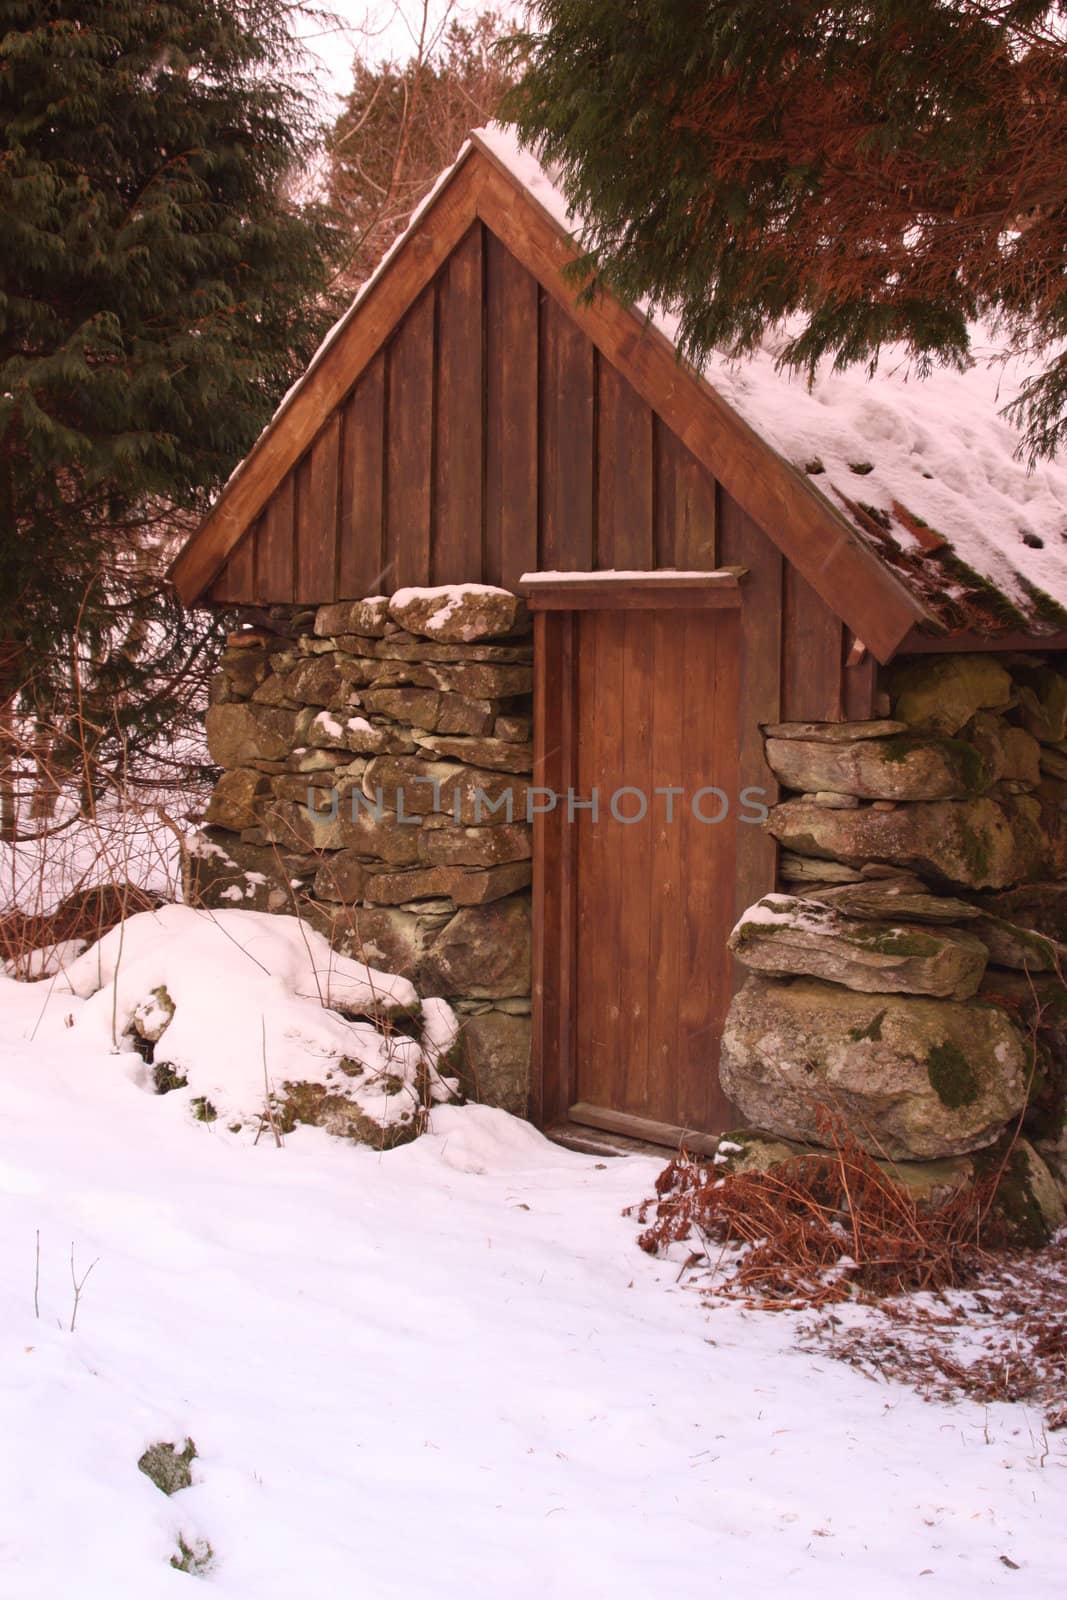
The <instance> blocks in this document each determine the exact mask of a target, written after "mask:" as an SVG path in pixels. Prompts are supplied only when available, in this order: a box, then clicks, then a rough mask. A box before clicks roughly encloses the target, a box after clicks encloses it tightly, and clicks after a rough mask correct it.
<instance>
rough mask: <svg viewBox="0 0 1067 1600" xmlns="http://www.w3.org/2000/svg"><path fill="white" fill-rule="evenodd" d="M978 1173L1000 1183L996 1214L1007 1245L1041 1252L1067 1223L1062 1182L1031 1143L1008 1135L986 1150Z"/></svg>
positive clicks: (978, 1161)
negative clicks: (1060, 1184) (1060, 1182)
mask: <svg viewBox="0 0 1067 1600" xmlns="http://www.w3.org/2000/svg"><path fill="white" fill-rule="evenodd" d="M975 1172H976V1177H977V1178H978V1180H979V1181H981V1180H983V1179H989V1178H996V1180H997V1189H996V1198H995V1200H994V1202H993V1211H994V1215H995V1217H996V1219H997V1222H998V1223H999V1228H1000V1232H1001V1235H1002V1237H1003V1238H1004V1242H1005V1243H1007V1244H1009V1245H1014V1246H1016V1247H1018V1248H1020V1249H1023V1250H1039V1249H1040V1248H1041V1247H1042V1245H1046V1244H1048V1242H1049V1240H1050V1239H1051V1238H1052V1236H1053V1234H1055V1233H1057V1232H1058V1231H1059V1229H1060V1228H1062V1227H1063V1225H1064V1222H1065V1221H1067V1214H1065V1212H1064V1201H1063V1195H1062V1193H1061V1192H1060V1186H1059V1183H1058V1182H1057V1180H1056V1177H1055V1175H1054V1174H1053V1173H1052V1172H1051V1171H1050V1170H1049V1167H1048V1165H1047V1163H1046V1162H1045V1161H1044V1160H1043V1158H1042V1157H1041V1155H1039V1153H1038V1152H1037V1150H1035V1148H1034V1146H1033V1145H1032V1144H1031V1143H1030V1142H1029V1140H1027V1139H1016V1138H1013V1137H1012V1136H1010V1135H1009V1136H1008V1137H1006V1138H1005V1139H1004V1140H1002V1141H1001V1142H1000V1143H999V1144H997V1145H994V1146H993V1148H991V1149H989V1150H983V1151H982V1152H981V1153H980V1154H979V1155H978V1156H977V1157H976V1158H975Z"/></svg>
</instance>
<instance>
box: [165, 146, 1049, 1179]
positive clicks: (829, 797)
mask: <svg viewBox="0 0 1067 1600" xmlns="http://www.w3.org/2000/svg"><path fill="white" fill-rule="evenodd" d="M575 253H576V246H575V243H574V239H573V237H572V221H571V219H569V218H568V216H567V213H566V208H565V206H564V204H563V202H562V200H561V198H560V196H559V195H558V193H557V192H556V191H555V190H554V189H553V187H552V184H551V182H550V180H549V178H548V177H547V176H546V174H545V173H544V172H542V171H541V169H540V168H539V167H538V166H537V164H536V162H534V161H533V160H532V158H531V157H530V156H529V155H526V154H524V153H523V152H521V151H519V150H518V149H517V147H516V146H515V144H514V143H513V142H512V140H511V138H510V136H509V135H508V134H506V133H504V132H502V131H501V130H499V129H495V128H491V129H488V130H483V131H482V132H480V133H478V134H475V135H473V136H472V137H471V140H470V141H469V142H468V144H466V145H465V146H464V148H463V150H462V151H461V152H460V155H459V157H458V159H457V161H456V163H455V164H454V166H453V167H452V168H451V169H450V170H449V171H448V172H447V173H446V174H444V175H443V177H442V179H441V181H440V182H439V183H438V184H437V186H436V187H435V189H434V190H433V192H432V194H431V195H430V196H429V198H428V199H427V200H426V201H425V202H424V204H423V205H422V206H421V207H420V209H419V211H418V212H417V213H416V215H415V216H414V218H413V219H412V222H411V224H410V226H409V227H408V229H407V231H406V232H405V233H404V234H403V235H402V237H401V238H400V239H399V240H398V241H397V243H396V244H395V245H394V247H393V248H392V249H391V250H390V252H389V254H388V256H387V257H386V259H385V260H384V261H383V263H382V264H381V267H380V268H379V270H378V271H377V272H376V273H375V275H374V276H373V277H372V279H371V280H370V281H369V282H368V284H367V285H366V286H365V287H364V289H363V290H362V291H361V292H360V294H359V295H358V296H357V298H356V300H355V302H354V304H353V306H352V307H351V309H350V311H349V312H348V313H347V314H346V315H345V317H344V318H342V320H341V322H340V323H339V324H338V325H337V327H336V328H335V329H334V331H333V333H332V334H331V335H330V337H329V338H328V339H327V341H326V342H325V343H324V345H323V347H322V349H321V350H320V351H319V353H318V355H317V356H316V357H315V359H314V361H313V362H312V363H311V366H310V367H309V369H308V372H307V373H306V375H305V377H304V378H303V379H302V381H301V382H300V383H299V384H298V385H297V386H296V388H295V389H294V390H293V391H292V392H291V393H290V394H289V395H288V396H287V397H286V399H285V401H284V402H283V404H282V406H281V407H280V409H279V411H278V413H277V415H276V417H275V419H274V421H273V422H272V424H271V425H270V427H269V428H268V429H267V430H266V431H265V433H264V434H263V436H262V437H261V438H260V439H259V440H258V441H257V443H256V445H255V447H254V448H253V449H252V451H251V452H250V454H249V455H248V457H247V458H246V460H245V461H244V462H243V463H242V465H241V466H240V467H239V469H238V470H237V472H236V473H235V474H234V476H233V477H232V479H231V480H230V482H229V483H228V484H227V486H226V488H225V490H224V491H223V493H222V494H221V496H220V498H219V500H218V502H217V504H216V505H215V507H214V508H213V510H212V511H211V513H210V514H209V516H208V517H207V518H206V520H205V522H204V523H203V525H202V526H201V528H200V529H199V531H198V532H197V533H196V534H195V535H194V537H193V538H192V539H191V540H190V541H189V543H188V544H187V545H186V547H185V548H184V549H183V550H182V552H181V553H180V555H179V556H178V558H177V560H176V562H175V564H174V567H173V574H172V575H173V580H174V582H175V584H176V586H177V588H178V591H179V593H180V594H181V596H182V598H183V599H184V600H185V602H186V603H187V604H189V605H210V606H215V607H219V608H222V609H223V610H224V611H225V612H226V613H227V615H228V616H229V617H230V618H231V619H232V628H233V631H232V633H231V635H230V641H229V648H228V649H227V651H226V654H225V657H224V660H223V664H222V672H221V675H220V677H219V678H218V680H217V683H216V687H215V693H214V698H213V704H212V706H211V709H210V711H209V713H208V740H209V745H210V749H211V754H212V757H213V759H214V761H215V762H216V763H217V764H218V766H219V767H220V768H221V769H222V775H221V777H220V780H219V783H218V787H217V789H216V791H215V794H214V798H213V799H212V802H211V806H210V809H209V812H208V815H207V818H206V826H205V827H204V829H203V830H202V832H201V835H200V838H199V841H198V843H197V846H196V849H197V878H198V882H199V892H200V893H201V895H202V896H203V897H204V898H205V899H206V900H208V901H209V902H214V903H222V904H235V905H236V904H240V905H247V906H253V907H256V908H260V909H262V908H267V909H271V910H277V911H299V913H300V914H301V915H303V916H306V917H307V918H309V919H310V920H311V921H312V922H313V923H314V925H315V926H316V927H318V928H320V929H322V930H323V931H325V932H327V933H328V934H329V935H330V936H331V938H332V939H333V940H334V941H335V943H337V944H338V945H340V946H343V947H344V948H346V949H347V950H349V951H350V952H351V953H353V954H357V955H360V956H362V957H363V959H366V960H367V961H369V962H370V963H371V964H372V965H376V966H380V967H383V968H387V969H390V970H393V971H398V972H401V973H404V974H406V975H408V976H410V977H412V978H413V979H414V981H415V982H416V984H417V985H418V986H419V988H420V992H422V993H423V994H440V995H444V996H445V997H447V998H448V999H449V1000H450V1001H451V1002H452V1004H453V1005H454V1006H455V1008H456V1009H457V1011H458V1012H459V1013H460V1015H461V1018H462V1020H463V1025H464V1040H465V1044H466V1049H467V1056H466V1067H465V1073H466V1087H467V1090H468V1092H470V1093H474V1094H478V1095H480V1096H481V1097H482V1098H483V1099H486V1100H489V1101H491V1102H493V1103H496V1104H499V1105H504V1106H506V1107H508V1108H509V1109H512V1110H518V1111H523V1112H526V1113H528V1114H529V1115H530V1116H532V1117H533V1118H535V1119H536V1120H537V1121H538V1122H539V1123H540V1124H541V1125H542V1126H545V1127H546V1128H551V1129H555V1130H559V1131H560V1132H561V1133H563V1134H564V1135H565V1136H569V1137H575V1136H580V1137H585V1138H590V1139H593V1138H605V1137H607V1138H615V1139H622V1138H626V1137H638V1138H641V1139H644V1140H651V1141H653V1142H656V1143H660V1144H663V1145H675V1144H677V1142H678V1140H679V1139H680V1138H682V1137H683V1136H684V1137H685V1138H687V1139H688V1140H689V1142H690V1144H691V1145H694V1146H697V1147H700V1146H701V1145H707V1144H708V1143H709V1142H710V1143H713V1142H714V1141H715V1139H716V1138H717V1137H718V1136H719V1135H720V1134H721V1133H722V1132H723V1131H724V1130H727V1129H731V1128H735V1127H736V1126H738V1125H739V1124H749V1125H753V1124H754V1125H757V1126H759V1127H762V1128H764V1129H766V1130H768V1131H769V1132H770V1133H772V1134H774V1135H776V1136H779V1137H788V1138H793V1139H812V1138H815V1137H817V1135H818V1125H817V1122H816V1121H815V1112H816V1108H817V1107H818V1106H819V1105H820V1104H826V1103H829V1104H832V1105H834V1106H836V1107H837V1108H838V1110H839V1111H841V1113H842V1114H843V1115H845V1116H846V1118H847V1119H848V1120H849V1121H850V1124H851V1125H852V1126H853V1128H854V1129H855V1130H856V1131H857V1134H858V1136H860V1137H861V1138H862V1139H864V1140H865V1141H867V1142H868V1143H869V1144H870V1146H871V1148H872V1149H877V1150H879V1151H880V1152H881V1153H883V1154H885V1155H886V1156H887V1157H888V1158H890V1159H893V1160H903V1161H920V1160H924V1161H925V1160H928V1159H931V1158H938V1159H948V1160H969V1159H970V1158H971V1155H972V1153H973V1152H975V1151H979V1150H982V1149H985V1148H989V1147H991V1146H993V1145H994V1143H995V1141H996V1140H997V1139H998V1138H999V1137H1000V1135H1001V1134H1002V1132H1003V1130H1004V1129H1005V1128H1007V1127H1010V1126H1013V1125H1015V1123H1017V1122H1018V1120H1019V1118H1020V1117H1023V1116H1024V1115H1025V1117H1026V1119H1027V1126H1028V1127H1029V1128H1030V1129H1031V1131H1032V1132H1033V1135H1034V1137H1035V1138H1036V1139H1039V1140H1040V1141H1042V1143H1043V1148H1044V1149H1045V1151H1046V1153H1047V1154H1048V1155H1049V1157H1050V1159H1052V1160H1053V1161H1054V1162H1055V1161H1057V1160H1058V1159H1059V1153H1058V1152H1059V1149H1060V1144H1059V1141H1060V1138H1061V1126H1062V1102H1063V1097H1064V1089H1063V1083H1064V1073H1065V1070H1067V1069H1065V1054H1067V1049H1065V1043H1064V1040H1065V1034H1064V1027H1065V1025H1067V1024H1065V1012H1067V1007H1065V1002H1064V985H1063V966H1062V950H1063V946H1064V945H1067V611H1065V609H1064V602H1065V601H1067V468H1065V467H1062V466H1060V465H1058V464H1052V465H1046V466H1044V467H1041V468H1039V469H1038V470H1037V471H1036V472H1035V473H1033V474H1032V475H1028V474H1027V472H1026V471H1025V469H1024V467H1023V466H1022V465H1021V464H1020V463H1019V462H1018V460H1017V459H1016V458H1015V451H1016V448H1017V445H1018V437H1017V435H1016V434H1015V433H1014V431H1013V429H1012V428H1011V426H1010V425H1009V424H1008V422H1006V421H1005V420H1004V417H1003V415H1002V409H1001V408H1002V407H1003V405H1004V403H1005V400H1007V399H1010V392H1009V391H1010V383H1009V382H1008V380H1007V379H1003V378H1002V375H1001V374H1000V373H999V372H991V371H990V370H989V369H987V368H986V366H985V365H983V364H982V363H981V362H978V363H976V365H975V366H974V368H973V369H972V370H971V371H969V372H967V373H955V372H953V373H948V372H942V373H938V374H935V375H934V376H933V377H931V378H930V379H929V380H927V381H925V382H923V383H919V382H918V381H914V382H910V383H909V382H908V381H907V374H906V372H905V371H904V370H903V369H902V368H901V367H900V366H898V365H897V364H895V363H894V362H892V361H887V362H885V363H883V370H882V372H881V374H880V375H877V376H876V377H875V378H874V379H873V380H871V381H870V382H868V381H867V380H866V376H865V375H864V374H862V373H846V374H842V375H834V376H831V377H824V378H821V379H820V380H819V382H818V383H816V384H815V385H814V386H813V387H810V388H809V387H808V386H806V385H805V384H804V383H803V382H801V381H800V380H790V378H789V377H788V376H787V375H784V374H783V373H781V372H780V371H779V370H778V367H777V363H776V353H775V350H774V347H773V343H769V344H768V347H767V348H766V349H765V350H763V351H760V352H759V353H757V355H755V356H753V357H751V358H749V359H748V360H746V361H745V362H744V363H737V364H731V363H729V362H727V361H725V360H723V361H721V362H713V363H711V364H710V365H709V367H708V368H707V369H706V370H704V371H702V372H697V371H695V370H693V369H691V368H689V367H687V366H686V365H684V364H683V363H681V362H680V360H679V358H678V354H677V351H676V350H675V348H674V346H673V344H672V342H671V336H670V333H671V330H670V328H669V327H667V326H665V325H664V326H661V325H657V324H656V323H654V322H651V321H649V320H648V319H647V318H645V317H644V316H643V315H642V314H640V313H639V312H638V311H637V310H635V309H633V308H631V307H628V306H626V305H624V304H622V303H621V302H619V301H618V300H615V299H613V298H612V297H611V296H610V295H607V294H604V295H600V296H599V297H595V298H592V299H581V298H576V294H575V286H574V283H573V280H572V279H571V277H570V276H568V275H567V273H566V271H565V269H566V267H567V264H568V262H569V261H570V260H572V259H573V257H574V255H575ZM998 384H1001V389H1000V390H998ZM720 1063H721V1078H720Z"/></svg>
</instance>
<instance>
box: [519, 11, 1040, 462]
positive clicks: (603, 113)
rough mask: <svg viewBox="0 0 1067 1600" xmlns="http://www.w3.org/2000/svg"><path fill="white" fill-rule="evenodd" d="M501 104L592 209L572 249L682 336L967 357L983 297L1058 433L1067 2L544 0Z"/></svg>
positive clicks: (797, 360) (797, 354)
mask: <svg viewBox="0 0 1067 1600" xmlns="http://www.w3.org/2000/svg"><path fill="white" fill-rule="evenodd" d="M534 11H535V26H534V27H533V28H531V29H530V30H529V31H527V33H526V34H525V35H524V36H523V38H522V39H521V41H520V50H521V53H522V56H523V58H524V60H525V63H526V67H527V71H526V75H525V77H524V78H523V80H522V81H521V83H520V85H519V87H518V89H517V90H516V91H515V93H514V95H513V97H512V99H511V101H510V114H511V115H512V117H513V119H514V120H515V121H516V122H517V125H518V128H519V130H520V132H521V134H522V135H524V136H525V138H526V139H527V140H528V141H533V142H535V143H536V144H537V145H538V146H539V147H540V150H541V153H542V154H543V156H544V157H545V158H547V159H548V160H549V161H551V162H554V163H556V164H557V165H558V168H559V171H560V175H561V180H562V183H563V187H564V188H565V190H566V192H567V195H568V198H569V199H570V200H571V202H572V203H573V204H574V205H575V206H576V208H577V209H578V210H579V211H580V212H581V213H582V214H583V215H584V216H585V217H586V218H587V219H588V232H587V235H586V242H587V244H588V246H589V252H590V253H589V259H588V262H587V266H589V267H590V268H592V269H596V270H597V271H598V272H599V273H600V275H601V276H602V277H603V279H604V280H606V281H609V282H611V283H612V284H613V285H614V286H615V287H616V289H618V290H619V291H620V292H621V293H622V294H624V295H625V296H627V297H628V298H631V299H639V298H641V297H643V296H647V297H649V299H650V300H651V301H652V302H653V303H654V304H655V305H657V306H659V307H666V308H670V309H673V310H675V311H677V312H678V313H679V314H680V319H681V326H680V333H681V342H682V346H683V349H684V351H685V353H686V354H688V355H689V356H691V357H693V358H694V359H697V360H699V359H700V357H701V356H704V355H706V354H707V353H708V352H709V351H710V350H711V349H713V348H732V349H734V350H736V351H743V350H745V349H751V348H752V347H753V346H754V345H755V344H756V343H757V342H758V340H759V338H760V336H761V334H762V332H763V330H764V329H765V328H766V326H767V325H768V324H769V323H772V322H774V321H776V320H777V319H780V318H783V317H786V316H790V315H796V317H797V322H796V332H795V337H793V338H792V341H791V343H790V346H789V349H788V352H787V356H786V359H787V361H788V362H789V363H790V364H793V365H795V366H799V367H802V368H807V369H809V370H810V369H811V368H813V367H814V365H815V364H816V363H817V362H818V361H819V360H820V358H822V357H823V356H832V357H833V359H834V360H835V361H836V362H837V363H838V364H839V365H846V364H849V363H852V362H859V361H868V362H869V361H872V360H873V359H874V358H875V357H876V356H877V352H878V350H879V348H880V347H881V346H882V345H884V344H886V343H888V342H890V341H896V340H900V341H903V342H904V343H905V344H906V345H907V346H909V347H910V349H911V352H912V353H913V354H914V355H915V356H916V357H917V358H918V360H919V363H920V365H922V364H924V363H927V364H928V363H930V362H932V361H938V360H939V361H948V362H952V363H956V364H958V365H962V364H963V363H964V362H965V361H966V359H967V352H968V323H969V322H971V321H973V320H974V319H975V318H977V317H985V318H987V319H994V320H999V322H1000V325H1001V328H1002V330H1003V332H1004V333H1005V335H1006V337H1007V339H1008V340H1009V341H1010V343H1011V345H1012V346H1013V348H1016V349H1029V350H1031V351H1035V352H1037V354H1038V355H1039V356H1040V357H1041V365H1042V367H1043V370H1042V371H1041V374H1040V376H1039V377H1037V378H1036V379H1035V380H1034V381H1033V383H1032V385H1031V386H1030V387H1029V389H1028V391H1027V392H1026V393H1025V394H1024V396H1023V399H1022V402H1021V403H1020V405H1019V407H1018V408H1017V412H1016V417H1017V420H1019V421H1020V422H1021V423H1023V424H1024V426H1025V427H1026V429H1027V435H1028V445H1029V448H1030V450H1031V453H1032V454H1033V455H1041V454H1051V453H1053V451H1054V450H1055V449H1056V448H1057V446H1058V445H1059V444H1060V443H1062V442H1063V440H1064V439H1065V438H1067V357H1065V356H1064V355H1063V354H1062V353H1058V352H1057V350H1056V345H1057V342H1058V341H1061V340H1062V339H1063V338H1064V336H1065V335H1067V162H1065V161H1064V150H1065V149H1067V7H1065V6H1064V4H1062V3H1060V0H1057V3H1054V4H1040V3H1036V0H869V3H867V4H865V5H862V6H857V5H851V4H848V3H838V0H782V3H780V4H777V5H774V6H773V7H770V8H768V6H767V5H766V3H765V0H536V3H535V7H534Z"/></svg>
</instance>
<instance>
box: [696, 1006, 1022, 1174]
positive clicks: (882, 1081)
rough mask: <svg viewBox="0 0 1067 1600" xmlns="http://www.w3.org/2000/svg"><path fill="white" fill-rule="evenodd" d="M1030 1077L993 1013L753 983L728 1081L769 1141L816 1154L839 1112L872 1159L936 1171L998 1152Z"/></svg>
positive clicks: (1004, 1024) (729, 1033) (725, 1063)
mask: <svg viewBox="0 0 1067 1600" xmlns="http://www.w3.org/2000/svg"><path fill="white" fill-rule="evenodd" d="M1027 1068H1028V1053H1027V1050H1026V1046H1025V1042H1024V1040H1023V1038H1022V1036H1021V1034H1020V1033H1019V1032H1018V1030H1017V1029H1016V1028H1015V1027H1013V1025H1012V1023H1011V1022H1010V1021H1009V1019H1008V1017H1007V1016H1006V1015H1005V1013H1004V1012H1003V1011H1001V1010H1000V1009H999V1008H997V1007H995V1006H992V1005H978V1004H975V1003H961V1002H958V1001H953V1000H933V999H925V998H915V997H912V996H907V997H903V996H897V995H879V996H870V995H864V994H858V993H854V992H853V991H851V990H848V989H842V988H839V987H837V986H836V985H834V984H829V983H823V982H820V981H819V980H818V979H815V978H795V979H793V980H784V981H782V980H773V979H767V978H762V977H752V978H749V979H748V981H747V983H745V985H744V986H743V987H742V988H741V989H740V990H739V991H738V993H737V994H736V995H735V996H734V999H733V1002H732V1004H731V1006H730V1011H729V1014H728V1016H727V1020H726V1027H725V1030H724V1033H723V1043H722V1058H721V1069H720V1076H721V1079H722V1085H723V1089H724V1091H725V1093H726V1095H727V1097H728V1098H729V1099H730V1100H731V1101H732V1102H733V1103H734V1105H736V1106H737V1107H738V1109H739V1110H740V1112H741V1114H742V1116H743V1117H744V1118H745V1119H746V1121H748V1122H750V1123H751V1124H753V1125H754V1126H756V1127H760V1128H765V1129H767V1130H768V1132H770V1133H774V1134H778V1135H781V1136H783V1137H785V1138H792V1139H801V1140H805V1141H808V1142H812V1143H817V1142H818V1139H819V1131H820V1130H819V1120H818V1115H817V1113H818V1111H819V1108H820V1107H821V1106H829V1107H830V1108H832V1109H833V1110H835V1111H837V1112H838V1113H840V1114H841V1115H842V1116H843V1117H844V1118H845V1120H846V1122H847V1124H848V1126H849V1127H850V1128H851V1130H852V1132H853V1134H854V1135H855V1137H856V1139H857V1140H858V1142H859V1143H860V1144H861V1145H862V1146H863V1147H864V1148H865V1149H867V1150H869V1151H870V1152H871V1154H873V1155H879V1156H884V1157H887V1158H889V1159H890V1160H894V1161H926V1160H932V1159H940V1158H941V1157H943V1156H954V1155H966V1154H967V1153H968V1152H970V1151H972V1150H978V1149H981V1148H982V1147H983V1146H985V1145H988V1144H991V1143H992V1142H993V1141H994V1140H995V1139H996V1138H997V1137H998V1136H999V1135H1000V1133H1001V1132H1002V1131H1003V1130H1004V1128H1005V1127H1006V1126H1007V1124H1008V1122H1009V1121H1010V1119H1011V1118H1013V1117H1017V1116H1018V1114H1019V1112H1020V1111H1021V1109H1022V1106H1023V1102H1024V1099H1025V1095H1026V1085H1027V1078H1028V1070H1027Z"/></svg>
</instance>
